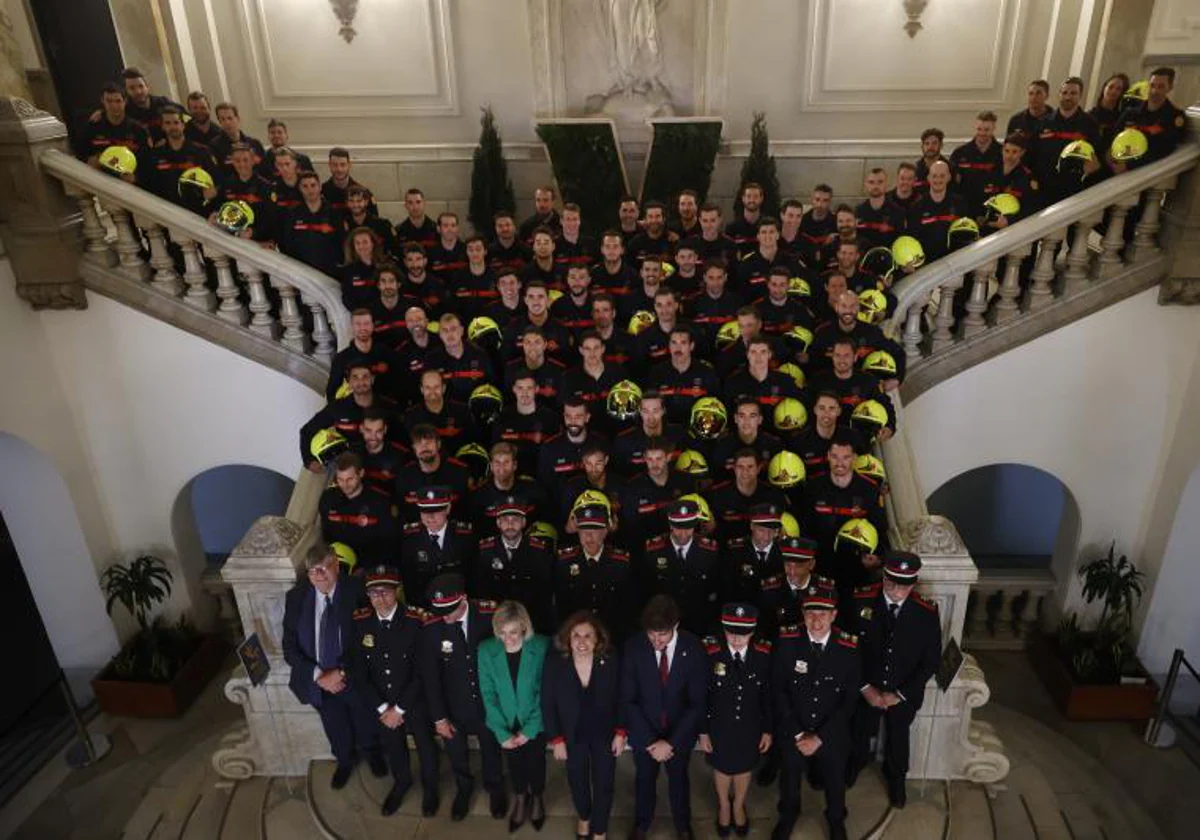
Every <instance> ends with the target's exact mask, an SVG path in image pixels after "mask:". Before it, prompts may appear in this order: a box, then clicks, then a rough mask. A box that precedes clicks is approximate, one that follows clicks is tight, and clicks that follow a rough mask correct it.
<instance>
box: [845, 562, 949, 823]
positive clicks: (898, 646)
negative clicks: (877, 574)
mask: <svg viewBox="0 0 1200 840" xmlns="http://www.w3.org/2000/svg"><path fill="white" fill-rule="evenodd" d="M920 571H921V558H920V557H918V556H917V555H915V554H912V553H910V552H907V551H893V552H891V553H890V554H888V557H887V560H886V561H885V562H884V565H883V581H882V582H880V583H874V584H871V585H870V586H864V587H861V588H860V589H858V590H856V591H855V592H854V610H855V612H856V620H857V628H858V636H859V640H860V643H859V647H860V651H861V654H862V669H863V675H862V686H861V691H859V694H860V700H859V703H858V708H857V710H856V711H855V714H854V750H853V758H852V760H851V763H850V766H849V768H848V769H847V773H846V783H847V785H853V784H854V781H855V779H857V777H858V774H859V772H860V771H861V770H862V769H863V768H864V767H865V766H866V765H867V762H868V758H869V755H870V740H871V737H872V736H873V735H875V734H877V733H878V732H879V719H880V718H883V722H884V736H883V752H884V759H883V775H884V778H885V779H886V780H887V783H888V799H889V801H890V802H891V804H892V806H893V807H896V808H903V807H904V804H905V800H906V796H905V787H904V784H905V778H906V777H907V775H908V756H909V730H910V728H911V727H912V723H913V720H914V719H915V718H916V716H917V712H918V711H920V709H921V702H922V701H923V700H924V699H925V683H927V682H929V678H930V677H932V676H933V675H934V673H935V672H936V671H937V669H938V664H939V663H940V661H941V656H942V624H941V620H940V619H939V617H938V609H937V604H934V603H933V602H931V601H927V600H926V599H925V598H923V597H921V596H920V595H919V594H917V593H916V592H915V591H913V587H914V586H915V585H916V583H917V578H918V575H919V573H920Z"/></svg>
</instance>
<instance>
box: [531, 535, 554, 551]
mask: <svg viewBox="0 0 1200 840" xmlns="http://www.w3.org/2000/svg"><path fill="white" fill-rule="evenodd" d="M527 539H528V540H529V544H530V545H531V546H533V547H534V548H539V549H542V550H543V551H545V550H546V549H549V548H550V543H548V542H546V541H545V540H544V539H542V538H541V537H528V538H527Z"/></svg>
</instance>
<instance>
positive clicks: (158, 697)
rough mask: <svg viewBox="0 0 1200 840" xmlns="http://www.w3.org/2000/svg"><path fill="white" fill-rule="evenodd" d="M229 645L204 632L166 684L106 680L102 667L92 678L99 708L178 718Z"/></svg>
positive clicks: (126, 714)
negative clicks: (187, 657)
mask: <svg viewBox="0 0 1200 840" xmlns="http://www.w3.org/2000/svg"><path fill="white" fill-rule="evenodd" d="M228 650H229V647H228V645H226V644H225V642H224V640H222V639H221V638H220V637H219V636H215V635H207V636H205V637H204V638H203V640H202V641H201V642H200V647H198V648H197V649H196V652H195V653H193V654H192V657H191V659H189V660H188V661H187V662H186V663H185V664H184V666H183V667H182V668H180V669H179V673H178V674H176V675H175V679H174V680H172V681H171V682H169V683H150V682H136V681H133V680H117V679H110V678H109V677H110V675H109V669H108V668H105V669H104V670H103V671H101V672H100V675H99V676H98V677H96V679H94V680H92V691H94V692H95V693H96V703H97V704H98V705H99V706H100V710H101V711H103V712H105V713H107V714H110V715H120V716H122V717H140V718H171V717H179V716H180V715H182V714H183V713H184V712H186V711H187V710H188V707H189V706H191V705H192V703H193V702H194V701H195V700H196V698H197V697H199V696H200V692H201V691H203V690H204V687H205V686H206V685H208V681H209V680H211V679H212V678H213V676H215V675H216V673H217V671H219V670H220V669H221V663H222V662H224V661H225V654H226V653H227V652H228Z"/></svg>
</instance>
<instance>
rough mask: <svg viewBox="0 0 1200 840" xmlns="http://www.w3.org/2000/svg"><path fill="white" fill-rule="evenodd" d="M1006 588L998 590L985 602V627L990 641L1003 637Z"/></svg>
mask: <svg viewBox="0 0 1200 840" xmlns="http://www.w3.org/2000/svg"><path fill="white" fill-rule="evenodd" d="M1006 594H1007V593H1006V592H1005V591H1004V587H997V589H996V590H995V591H994V592H992V593H991V594H990V595H988V596H987V600H986V601H985V602H984V613H985V618H984V627H985V629H986V630H987V635H988V638H989V639H996V638H997V637H998V636H1000V635H1001V631H1002V629H1003V628H1002V625H1003V624H1004V601H1005V597H1004V596H1005V595H1006Z"/></svg>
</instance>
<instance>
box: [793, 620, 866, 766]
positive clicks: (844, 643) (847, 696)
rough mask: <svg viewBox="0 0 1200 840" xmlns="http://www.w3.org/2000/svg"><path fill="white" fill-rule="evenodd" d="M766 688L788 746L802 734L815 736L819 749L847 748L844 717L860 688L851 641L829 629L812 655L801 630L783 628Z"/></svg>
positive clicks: (855, 651)
mask: <svg viewBox="0 0 1200 840" xmlns="http://www.w3.org/2000/svg"><path fill="white" fill-rule="evenodd" d="M771 683H772V690H773V692H774V694H775V715H776V717H775V726H776V730H777V731H778V733H779V737H780V738H781V739H783V740H785V741H786V742H787V743H789V744H790V743H791V742H793V741H794V740H795V739H796V737H797V736H798V735H800V734H801V733H805V732H807V733H816V735H817V736H818V737H819V738H820V739H821V740H822V741H823V742H824V743H825V744H835V743H839V742H840V743H843V744H846V743H848V740H849V737H850V729H849V721H850V715H851V714H852V713H853V711H854V706H855V703H857V702H858V691H859V688H860V687H861V686H862V668H861V666H860V664H859V657H858V643H857V641H856V640H855V638H854V636H851V635H849V634H847V633H843V632H842V631H840V630H838V629H837V628H836V627H835V628H833V630H832V632H830V634H829V639H828V641H827V642H826V644H825V650H824V651H823V652H822V653H821V654H819V655H818V654H817V653H816V652H815V651H814V650H813V647H812V644H811V643H810V642H809V640H808V631H807V630H806V629H805V627H804V626H803V625H800V626H799V627H796V626H792V627H785V628H783V629H782V630H780V632H779V639H778V641H777V642H776V647H775V661H774V663H773V667H772V671H771Z"/></svg>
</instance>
